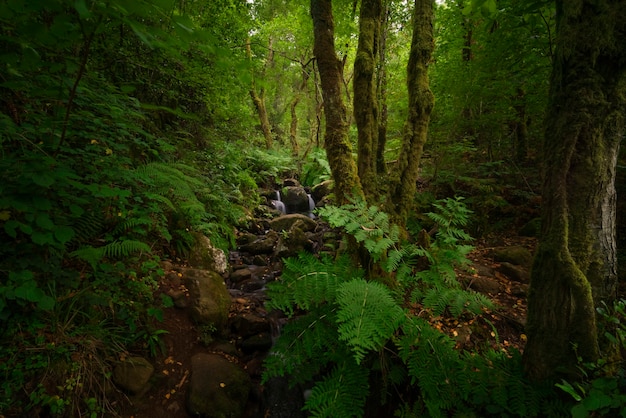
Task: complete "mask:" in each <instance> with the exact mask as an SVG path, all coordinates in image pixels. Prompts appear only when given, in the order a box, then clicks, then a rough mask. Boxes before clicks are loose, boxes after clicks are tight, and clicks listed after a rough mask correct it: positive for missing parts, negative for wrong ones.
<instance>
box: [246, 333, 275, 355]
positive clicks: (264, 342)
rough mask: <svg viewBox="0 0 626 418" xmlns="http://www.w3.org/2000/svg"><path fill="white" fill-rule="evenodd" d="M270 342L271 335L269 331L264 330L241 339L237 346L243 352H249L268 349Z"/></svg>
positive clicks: (270, 346)
mask: <svg viewBox="0 0 626 418" xmlns="http://www.w3.org/2000/svg"><path fill="white" fill-rule="evenodd" d="M272 343H273V341H272V335H271V334H270V333H269V332H265V333H262V334H257V335H253V336H251V337H249V338H246V339H244V340H242V341H241V342H240V343H239V348H241V351H243V352H244V353H247V354H251V353H254V352H257V351H261V352H262V351H267V350H269V349H270V348H272Z"/></svg>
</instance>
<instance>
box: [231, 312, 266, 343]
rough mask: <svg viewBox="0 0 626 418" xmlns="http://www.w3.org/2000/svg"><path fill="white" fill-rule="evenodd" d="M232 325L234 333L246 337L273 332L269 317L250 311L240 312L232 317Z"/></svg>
mask: <svg viewBox="0 0 626 418" xmlns="http://www.w3.org/2000/svg"><path fill="white" fill-rule="evenodd" d="M230 327H231V329H232V330H233V332H234V333H236V334H237V335H240V336H242V337H244V338H246V337H250V336H252V335H256V334H262V333H267V334H269V333H270V332H271V326H270V324H269V322H268V321H267V319H265V318H261V317H259V316H257V315H253V314H250V313H243V314H239V315H237V316H235V317H234V318H232V319H231V320H230Z"/></svg>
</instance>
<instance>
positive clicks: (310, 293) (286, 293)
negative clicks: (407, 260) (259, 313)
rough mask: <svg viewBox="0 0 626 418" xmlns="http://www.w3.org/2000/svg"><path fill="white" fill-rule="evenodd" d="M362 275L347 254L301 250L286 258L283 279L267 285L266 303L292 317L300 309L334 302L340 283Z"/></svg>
mask: <svg viewBox="0 0 626 418" xmlns="http://www.w3.org/2000/svg"><path fill="white" fill-rule="evenodd" d="M360 277H363V272H362V270H358V269H355V268H354V267H352V264H351V262H350V259H349V258H348V257H347V256H345V257H340V258H338V259H337V260H333V259H331V258H330V257H328V256H324V257H322V258H320V259H318V258H316V257H315V256H314V255H312V254H308V253H301V254H299V255H298V257H297V258H293V257H292V258H289V259H287V260H285V262H284V267H283V274H282V276H281V278H280V279H279V280H277V281H275V282H272V283H269V284H268V285H267V295H268V296H269V301H268V303H267V306H268V307H269V308H271V309H278V310H282V311H283V312H285V313H286V314H287V315H289V316H291V315H293V313H294V312H295V310H297V309H304V310H309V309H311V308H313V307H315V306H319V305H321V304H323V303H326V302H329V301H334V299H335V294H336V292H337V288H338V287H339V285H340V284H341V283H343V282H345V281H347V280H350V279H352V278H360Z"/></svg>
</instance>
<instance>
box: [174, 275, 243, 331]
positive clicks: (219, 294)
mask: <svg viewBox="0 0 626 418" xmlns="http://www.w3.org/2000/svg"><path fill="white" fill-rule="evenodd" d="M182 272H183V273H182V274H183V280H184V284H185V287H187V289H188V290H189V297H190V301H189V302H190V303H189V309H190V315H191V318H192V319H193V320H194V321H196V322H197V323H198V324H201V325H212V326H214V327H215V329H216V330H218V331H219V332H223V331H224V330H225V329H226V325H227V322H228V312H229V309H230V304H231V297H230V293H229V292H228V289H227V288H226V284H225V283H224V279H223V278H222V276H220V275H219V274H218V273H216V272H214V271H208V270H197V269H189V268H186V269H183V270H182Z"/></svg>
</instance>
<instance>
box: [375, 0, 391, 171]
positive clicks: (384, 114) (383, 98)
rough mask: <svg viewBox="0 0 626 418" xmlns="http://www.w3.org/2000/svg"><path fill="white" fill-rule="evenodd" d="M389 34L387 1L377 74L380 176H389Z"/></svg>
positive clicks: (384, 8)
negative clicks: (386, 150)
mask: <svg viewBox="0 0 626 418" xmlns="http://www.w3.org/2000/svg"><path fill="white" fill-rule="evenodd" d="M388 34H389V1H388V0H385V1H384V4H383V11H382V21H381V29H380V37H379V42H378V51H379V52H378V55H379V59H378V62H379V64H378V68H377V73H376V96H377V97H378V104H379V108H380V111H379V114H380V116H379V118H378V148H377V150H376V172H377V173H378V175H379V176H380V175H386V174H387V166H386V164H385V147H386V145H387V120H388V116H389V115H388V111H387V57H386V55H387V36H388Z"/></svg>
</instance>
